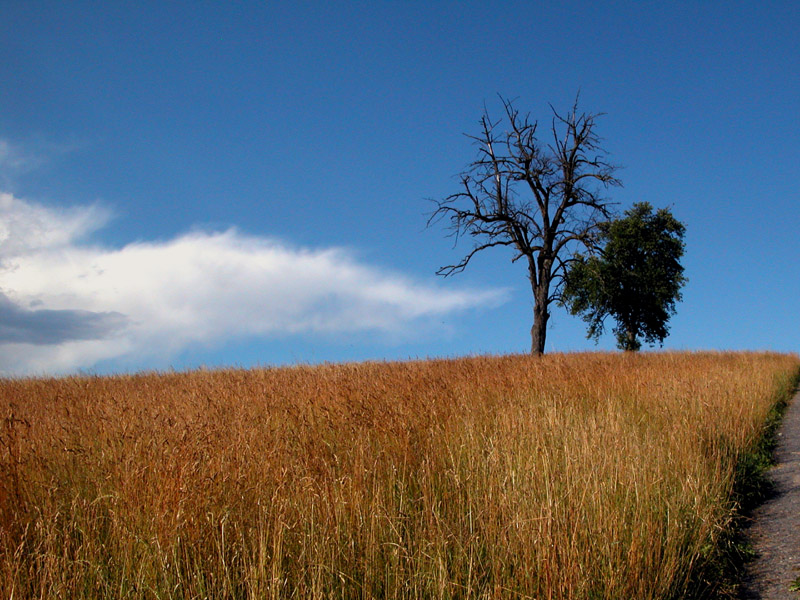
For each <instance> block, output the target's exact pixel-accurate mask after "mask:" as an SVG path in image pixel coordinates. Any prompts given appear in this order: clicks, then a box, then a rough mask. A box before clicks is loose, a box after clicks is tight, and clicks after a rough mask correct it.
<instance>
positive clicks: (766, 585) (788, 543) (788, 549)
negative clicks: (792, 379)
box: [742, 392, 800, 600]
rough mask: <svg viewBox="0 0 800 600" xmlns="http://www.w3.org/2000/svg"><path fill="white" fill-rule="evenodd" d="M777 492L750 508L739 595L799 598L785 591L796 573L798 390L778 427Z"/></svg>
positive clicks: (799, 541) (799, 559)
mask: <svg viewBox="0 0 800 600" xmlns="http://www.w3.org/2000/svg"><path fill="white" fill-rule="evenodd" d="M776 459H777V465H776V466H775V467H774V468H773V469H772V470H771V471H770V473H769V475H770V477H771V479H772V480H773V481H774V483H775V495H774V496H773V497H772V498H770V499H769V500H767V501H766V502H765V503H764V504H762V505H761V506H759V507H758V508H757V509H756V510H755V511H753V524H752V525H751V526H750V528H749V530H748V531H747V535H748V537H749V539H750V541H751V542H752V544H753V548H754V550H755V551H756V553H757V558H756V559H755V560H754V561H753V562H752V563H750V565H749V566H748V576H747V580H746V581H745V584H744V590H743V594H742V599H743V600H756V599H761V600H787V599H797V600H800V594H799V593H797V592H791V591H789V586H790V585H791V583H792V581H794V580H795V578H797V577H798V576H799V575H800V392H798V393H797V394H796V395H795V396H794V399H793V400H792V402H791V404H790V405H789V408H788V409H787V411H786V416H785V418H784V421H783V423H782V425H781V428H780V430H779V432H778V447H777V449H776Z"/></svg>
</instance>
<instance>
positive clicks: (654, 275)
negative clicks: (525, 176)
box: [562, 202, 686, 350]
mask: <svg viewBox="0 0 800 600" xmlns="http://www.w3.org/2000/svg"><path fill="white" fill-rule="evenodd" d="M685 231H686V228H685V226H684V224H683V223H681V222H680V221H678V220H677V219H675V217H673V216H672V213H671V212H670V211H669V210H667V209H665V208H662V209H659V210H657V211H656V212H653V207H652V206H651V205H650V204H649V203H647V202H640V203H637V204H634V205H633V207H632V208H630V209H629V210H627V211H625V216H624V217H622V218H619V219H616V220H612V221H608V222H606V223H603V224H602V225H601V227H600V235H599V240H598V241H599V243H600V247H601V250H600V251H599V253H598V254H597V255H595V256H587V255H577V256H576V257H575V260H574V262H573V263H572V265H571V267H570V269H569V270H568V272H567V276H566V278H565V287H564V295H563V298H562V303H563V304H564V306H566V308H567V309H568V310H569V311H570V312H571V313H572V314H573V315H581V316H582V318H583V320H584V321H586V323H588V325H589V327H588V337H589V338H594V339H595V340H597V339H598V338H599V337H600V335H602V333H603V332H604V330H605V320H606V318H607V317H609V316H611V317H612V318H613V319H614V320H615V321H616V322H617V325H616V327H614V334H615V335H616V337H617V346H618V347H619V348H621V349H623V350H639V348H641V339H644V341H645V342H647V343H648V344H650V345H653V344H654V343H656V342H658V343H663V341H664V338H665V337H667V334H668V333H669V328H668V327H667V323H668V322H669V319H670V317H671V316H672V315H674V314H675V303H676V302H678V301H679V300H680V299H681V294H680V289H681V287H683V285H684V284H685V283H686V278H685V277H684V276H683V267H682V266H681V263H680V259H681V257H682V256H683V251H684V242H683V236H684V233H685Z"/></svg>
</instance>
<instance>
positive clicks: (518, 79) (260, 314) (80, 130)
mask: <svg viewBox="0 0 800 600" xmlns="http://www.w3.org/2000/svg"><path fill="white" fill-rule="evenodd" d="M798 29H800V5H799V4H798V3H796V2H746V3H745V2H675V3H663V2H658V3H656V2H612V3H597V2H558V3H539V2H519V3H516V2H501V3H477V2H426V3H422V2H364V3H356V2H347V3H335V2H334V3H327V2H326V3H322V2H319V3H310V2H286V3H277V2H276V3H272V2H270V3H263V2H258V3H256V2H241V3H212V2H169V3H166V2H145V3H122V2H119V3H113V2H97V3H91V2H71V3H62V2H37V1H25V2H22V1H10V2H3V3H2V4H0V56H2V57H3V60H2V61H0V82H2V85H0V219H2V221H0V225H1V226H2V227H0V294H2V295H0V363H2V364H0V371H2V372H4V373H10V374H30V373H33V374H41V373H70V372H75V371H79V370H80V371H89V372H100V373H105V372H117V371H132V370H139V369H153V368H155V369H166V368H170V367H174V368H178V369H183V368H190V367H195V366H200V365H207V366H222V365H240V366H250V365H257V364H286V363H294V362H321V361H343V360H362V359H403V358H409V357H410V358H416V357H428V356H456V355H465V354H474V353H485V352H489V353H506V352H519V351H525V350H526V349H527V348H528V347H529V344H530V342H529V328H530V322H531V318H532V314H531V313H532V299H531V294H530V287H529V285H528V282H527V280H526V274H525V270H524V267H523V266H522V265H520V264H515V265H512V264H510V261H509V258H510V254H508V253H505V252H504V251H503V250H497V251H489V252H487V253H485V254H484V255H482V256H481V257H480V258H479V259H477V260H476V261H475V263H474V264H473V265H471V268H470V269H468V270H467V271H466V272H465V273H463V274H462V275H459V276H455V277H452V278H448V279H442V278H439V277H436V276H435V275H434V272H435V271H436V269H437V268H438V267H439V266H441V265H444V264H448V263H451V262H453V261H454V260H456V259H457V258H459V257H460V255H461V254H460V253H461V252H464V251H465V250H467V249H468V247H467V246H459V247H457V248H455V249H453V245H452V240H451V239H448V238H446V237H445V236H444V232H443V230H442V229H441V228H433V229H427V230H426V229H425V222H426V216H425V214H426V213H427V212H429V211H430V210H431V208H432V205H431V202H430V200H429V199H430V198H442V197H444V196H446V195H448V194H450V193H452V192H454V191H455V190H456V188H457V185H458V181H457V178H456V176H457V174H458V173H459V172H460V171H461V170H462V169H463V168H464V167H465V166H466V165H467V164H468V163H469V162H470V160H472V159H473V157H474V153H475V148H474V147H473V146H471V145H470V142H469V140H468V139H467V138H466V137H465V136H464V133H477V126H478V119H479V118H480V116H481V112H482V110H483V108H484V105H485V106H486V107H487V109H488V110H489V111H490V112H491V113H493V114H499V110H500V108H501V105H500V103H499V101H498V97H497V95H498V94H502V95H504V96H506V97H510V98H516V99H517V100H516V104H517V107H518V108H520V109H521V110H522V111H524V112H528V111H529V112H530V113H531V116H532V117H533V118H536V119H539V120H540V121H543V122H547V121H548V120H549V118H550V112H549V111H550V109H549V107H548V103H551V104H552V105H553V106H555V107H556V108H566V107H568V106H570V105H571V103H572V101H573V100H574V99H575V96H576V94H577V92H578V91H579V90H580V106H581V108H582V109H584V110H586V111H588V112H602V113H605V115H604V116H603V117H602V118H601V119H600V121H599V124H598V132H599V133H600V135H601V136H602V137H603V139H604V147H605V148H606V150H607V151H608V152H609V154H610V156H611V159H612V161H613V162H614V163H615V164H618V165H620V166H621V167H622V168H621V170H620V171H619V173H618V174H619V177H620V178H621V179H622V181H623V184H624V187H623V188H621V189H615V190H613V198H614V200H615V201H617V202H619V209H620V210H623V209H625V208H626V207H628V206H630V205H631V204H632V203H634V202H638V201H648V202H650V203H651V204H653V205H655V206H657V207H662V206H665V207H670V208H671V209H672V211H673V213H674V214H675V216H676V217H677V218H679V219H680V220H682V221H683V222H685V223H686V226H687V238H686V242H687V250H686V256H685V260H684V264H685V267H686V275H687V276H688V278H689V283H688V285H687V286H686V288H685V289H684V299H683V302H682V303H680V304H679V305H678V313H677V315H676V316H675V317H674V318H673V320H672V322H671V335H670V336H669V337H668V338H667V340H666V342H665V344H664V347H665V348H671V349H690V350H695V349H750V350H778V351H789V352H796V351H798V350H799V349H800V319H799V318H798V311H797V306H798V302H799V299H800V283H798V281H799V280H800V279H799V278H798V258H799V257H800V250H798V245H797V225H798V222H800V219H798V216H800V193H798V191H797V181H798V176H799V175H800V166H798V157H800V118H798V109H800V80H799V78H800V53H799V52H797V47H796V32H797V31H798ZM553 312H554V314H553V317H552V318H551V322H550V324H551V327H550V329H549V337H548V350H550V351H573V350H584V349H594V348H599V349H611V348H613V347H614V340H613V336H612V335H611V334H610V333H609V334H607V335H606V337H604V338H603V340H602V341H601V343H600V344H599V346H595V344H594V343H593V342H591V341H588V340H586V338H585V326H584V324H583V322H582V321H581V320H580V319H578V318H574V317H571V316H569V315H567V314H565V313H564V312H563V311H562V310H560V309H555V310H554V311H553Z"/></svg>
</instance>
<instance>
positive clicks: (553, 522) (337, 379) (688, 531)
mask: <svg viewBox="0 0 800 600" xmlns="http://www.w3.org/2000/svg"><path fill="white" fill-rule="evenodd" d="M798 366H800V361H799V360H798V357H796V356H787V355H776V354H711V353H707V354H690V353H680V354H672V353H667V354H643V355H607V354H576V355H550V356H546V357H544V358H535V357H529V356H506V357H497V358H487V357H483V358H469V359H460V360H438V361H420V362H407V363H391V364H350V365H329V366H321V367H304V366H301V367H294V368H283V369H264V370H252V371H244V370H226V371H199V372H192V373H185V374H147V375H136V376H119V377H71V378H64V379H24V380H5V381H0V394H1V395H2V396H1V399H0V410H2V413H1V414H2V416H3V417H4V421H3V423H2V433H1V434H0V435H1V437H0V596H1V597H4V598H14V599H17V598H20V599H22V598H586V599H589V598H619V599H626V600H627V599H631V598H636V599H641V600H645V599H648V598H671V597H672V598H677V597H681V596H682V595H683V593H684V592H685V590H686V587H687V585H688V581H689V578H690V575H691V573H692V571H693V569H695V570H696V567H697V566H698V565H700V564H702V562H703V561H704V560H705V557H706V556H707V555H708V554H709V548H713V546H714V544H715V541H716V539H717V537H718V536H719V535H720V532H721V531H723V530H724V528H725V527H726V526H727V524H728V521H729V519H730V517H731V508H732V507H731V501H730V497H731V486H732V479H733V473H734V470H735V465H736V462H737V457H738V456H739V455H740V454H741V453H742V452H744V451H746V450H747V449H748V448H749V447H750V446H752V444H753V443H754V442H755V440H757V439H758V437H759V435H760V432H761V430H762V427H763V423H764V421H765V418H766V415H767V413H768V411H769V410H770V408H771V407H772V406H773V404H774V403H775V401H776V398H777V396H778V394H780V393H785V392H786V391H787V389H788V388H789V386H790V385H791V382H792V378H793V376H794V375H795V374H796V373H797V369H798Z"/></svg>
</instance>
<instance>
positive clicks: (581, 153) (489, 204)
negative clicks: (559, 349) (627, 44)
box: [428, 97, 621, 354]
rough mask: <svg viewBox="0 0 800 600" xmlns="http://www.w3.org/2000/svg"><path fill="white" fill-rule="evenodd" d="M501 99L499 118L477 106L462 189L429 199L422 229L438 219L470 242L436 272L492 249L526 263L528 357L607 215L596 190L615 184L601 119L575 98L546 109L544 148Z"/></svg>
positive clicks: (455, 269) (458, 267)
mask: <svg viewBox="0 0 800 600" xmlns="http://www.w3.org/2000/svg"><path fill="white" fill-rule="evenodd" d="M500 99H501V101H502V102H503V107H504V109H505V116H504V118H500V119H499V120H497V121H493V120H492V119H491V118H490V116H489V113H488V110H487V109H484V113H483V116H482V117H481V120H480V127H481V132H480V133H479V134H478V135H477V136H472V135H467V137H469V138H470V139H472V140H473V141H474V142H475V144H476V145H477V147H478V156H477V158H476V159H475V160H474V161H473V162H472V163H470V164H469V165H468V167H467V168H466V170H465V171H464V172H462V173H461V175H460V179H461V191H458V192H456V193H455V194H451V195H450V196H447V197H446V198H445V199H444V200H437V201H435V202H436V205H437V208H436V210H435V211H434V212H433V214H432V215H431V216H430V218H429V219H428V226H430V225H431V224H433V223H435V222H438V221H439V220H442V219H444V220H446V221H447V222H448V229H449V230H450V231H451V233H450V235H452V236H455V238H456V243H458V240H459V238H461V237H462V236H470V237H472V238H475V239H476V242H475V244H474V246H473V247H472V249H471V250H470V251H469V252H468V253H467V254H466V255H465V256H464V257H463V258H462V259H461V260H460V261H459V262H457V263H455V264H452V265H446V266H443V267H441V268H440V269H439V270H438V271H437V274H438V275H443V276H449V275H453V274H455V273H460V272H461V271H463V270H464V269H465V268H466V267H467V265H468V264H469V262H470V261H471V260H472V257H474V256H475V255H476V254H477V253H479V252H481V251H483V250H486V249H488V248H492V247H495V246H510V247H511V248H512V249H513V250H514V256H513V258H512V262H516V261H518V260H520V259H524V260H525V261H526V262H527V267H528V278H529V279H530V283H531V289H532V291H533V326H532V327H531V353H533V354H542V353H544V347H545V340H546V337H547V320H548V318H549V316H550V313H549V310H548V308H549V306H550V303H551V302H554V301H557V300H558V299H559V297H560V292H561V288H562V284H563V278H564V274H565V272H566V268H567V265H568V264H569V262H570V261H571V257H572V256H573V255H574V254H575V252H576V251H577V250H578V248H579V247H582V249H584V250H588V251H589V252H591V251H592V249H593V239H594V234H595V232H596V230H597V227H598V225H599V224H600V223H601V222H603V221H606V220H608V219H609V218H610V216H611V213H610V207H611V202H610V201H609V200H608V199H607V198H605V197H604V196H603V195H602V192H603V191H604V190H606V189H607V188H609V187H610V186H617V185H621V183H620V181H619V180H618V179H616V178H615V177H614V172H615V171H616V167H614V166H613V165H611V164H610V163H608V162H606V160H605V156H606V153H605V151H604V150H603V149H602V148H601V147H600V141H601V140H600V138H599V137H598V136H597V134H596V133H595V122H596V119H597V117H598V116H600V115H596V114H588V113H579V112H578V101H577V99H576V101H575V104H574V105H573V106H572V109H571V111H570V112H569V113H567V114H566V115H563V116H562V115H561V114H559V113H558V112H556V110H555V109H554V108H553V107H552V106H551V107H550V108H551V110H552V112H553V118H552V123H551V128H550V132H549V136H548V137H549V138H550V139H549V141H548V142H546V143H545V142H542V141H540V140H539V139H538V138H537V135H536V133H537V126H538V123H537V122H536V121H533V122H532V121H531V120H530V117H529V115H525V116H521V115H520V113H519V111H518V110H517V109H516V108H515V107H514V105H513V100H507V99H504V98H502V97H501V98H500ZM504 122H505V124H506V129H505V130H504V131H500V130H499V129H500V126H501V124H503V123H504Z"/></svg>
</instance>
